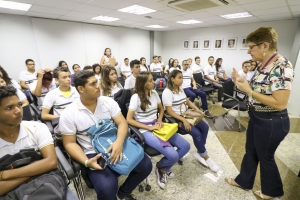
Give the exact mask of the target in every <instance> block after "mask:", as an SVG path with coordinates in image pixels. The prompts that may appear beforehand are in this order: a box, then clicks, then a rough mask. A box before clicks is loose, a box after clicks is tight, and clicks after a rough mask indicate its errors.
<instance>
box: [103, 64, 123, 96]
mask: <svg viewBox="0 0 300 200" xmlns="http://www.w3.org/2000/svg"><path fill="white" fill-rule="evenodd" d="M101 75H102V79H101V82H100V88H101V96H108V97H111V98H114V94H116V93H117V92H118V91H119V90H121V89H123V87H122V85H121V84H120V83H119V82H118V75H117V70H116V68H114V67H112V66H106V67H103V68H102V70H101Z"/></svg>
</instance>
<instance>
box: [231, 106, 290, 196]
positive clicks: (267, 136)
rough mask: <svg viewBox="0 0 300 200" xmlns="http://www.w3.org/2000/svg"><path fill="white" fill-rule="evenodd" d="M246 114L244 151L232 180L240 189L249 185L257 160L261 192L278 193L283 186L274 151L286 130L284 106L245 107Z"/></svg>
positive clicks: (279, 193)
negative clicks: (275, 109) (263, 109)
mask: <svg viewBox="0 0 300 200" xmlns="http://www.w3.org/2000/svg"><path fill="white" fill-rule="evenodd" d="M249 116H250V121H249V125H248V129H247V139H246V154H245V155H244V158H243V162H242V166H241V172H240V174H239V175H238V176H237V177H236V179H235V181H236V183H237V184H239V185H240V186H241V187H243V188H244V189H252V187H253V184H254V179H255V175H256V170H257V165H258V163H260V179H261V190H262V193H263V194H265V195H268V196H272V197H277V196H282V195H283V186H282V181H281V178H280V174H279V171H278V168H277V165H276V163H275V159H274V154H275V151H276V149H277V147H278V146H279V144H280V142H281V141H282V140H283V139H284V137H285V136H286V135H287V134H288V132H289V130H290V120H289V117H288V113H287V110H286V109H285V110H283V111H281V112H275V113H264V112H254V111H249Z"/></svg>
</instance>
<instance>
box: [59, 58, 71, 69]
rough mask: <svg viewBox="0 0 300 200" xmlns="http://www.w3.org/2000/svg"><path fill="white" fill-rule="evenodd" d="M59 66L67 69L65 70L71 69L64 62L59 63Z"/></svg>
mask: <svg viewBox="0 0 300 200" xmlns="http://www.w3.org/2000/svg"><path fill="white" fill-rule="evenodd" d="M58 66H59V67H65V68H68V69H69V67H68V64H67V63H66V62H65V61H63V60H61V61H59V62H58Z"/></svg>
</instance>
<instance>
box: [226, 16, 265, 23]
mask: <svg viewBox="0 0 300 200" xmlns="http://www.w3.org/2000/svg"><path fill="white" fill-rule="evenodd" d="M230 21H233V22H237V23H250V22H259V21H261V20H260V19H259V18H257V17H245V18H239V19H231V20H230Z"/></svg>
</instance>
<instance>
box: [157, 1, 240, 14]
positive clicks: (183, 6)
mask: <svg viewBox="0 0 300 200" xmlns="http://www.w3.org/2000/svg"><path fill="white" fill-rule="evenodd" d="M159 2H160V3H162V4H164V5H166V6H168V7H171V8H174V9H177V10H181V11H184V12H193V11H198V10H203V9H209V8H214V7H219V6H227V5H236V4H237V3H236V2H235V1H234V0H173V1H170V0H162V1H159Z"/></svg>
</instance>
